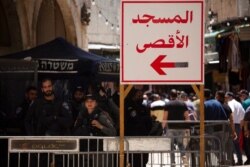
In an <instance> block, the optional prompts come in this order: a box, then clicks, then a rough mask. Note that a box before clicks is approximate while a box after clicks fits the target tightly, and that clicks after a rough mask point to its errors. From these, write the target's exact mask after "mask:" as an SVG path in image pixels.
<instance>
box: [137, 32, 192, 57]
mask: <svg viewBox="0 0 250 167" xmlns="http://www.w3.org/2000/svg"><path fill="white" fill-rule="evenodd" d="M179 33H180V31H179V30H177V31H176V35H175V39H174V35H169V39H168V42H166V41H165V40H164V39H158V40H156V41H155V42H150V43H146V44H144V45H143V47H139V45H138V44H137V45H136V51H137V52H138V53H143V52H145V51H146V50H147V49H148V48H175V47H176V48H183V47H184V46H185V47H186V48H187V47H188V35H186V36H185V35H181V36H179V35H178V34H179Z"/></svg>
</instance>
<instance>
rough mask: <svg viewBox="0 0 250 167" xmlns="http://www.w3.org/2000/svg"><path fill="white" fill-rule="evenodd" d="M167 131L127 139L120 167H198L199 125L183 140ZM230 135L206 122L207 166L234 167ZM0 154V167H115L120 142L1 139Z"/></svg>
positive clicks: (223, 126) (111, 139)
mask: <svg viewBox="0 0 250 167" xmlns="http://www.w3.org/2000/svg"><path fill="white" fill-rule="evenodd" d="M168 131H169V132H170V131H171V129H167V133H166V134H164V136H147V137H125V164H124V166H125V167H144V166H145V167H172V166H176V167H181V166H184V167H199V166H200V164H199V155H200V149H199V144H200V143H199V142H200V141H199V140H200V136H199V124H198V123H192V126H190V128H189V129H188V130H187V129H186V130H185V134H184V135H182V136H180V135H179V136H171V135H168ZM174 131H178V130H174ZM229 134H230V129H229V124H228V123H227V122H206V124H205V136H204V138H205V166H208V167H211V166H230V165H231V164H232V157H233V156H232V147H233V144H232V140H231V139H230V135H229ZM222 141H223V142H222ZM178 142H181V143H182V144H183V146H184V147H183V148H182V146H181V145H180V144H179V143H178ZM0 148H1V149H0V164H1V166H3V167H26V166H27V167H36V166H37V167H118V166H119V156H120V155H119V137H92V136H91V137H90V136H88V137H84V136H53V137H52V136H33V137H30V136H15V137H13V136H3V137H0Z"/></svg>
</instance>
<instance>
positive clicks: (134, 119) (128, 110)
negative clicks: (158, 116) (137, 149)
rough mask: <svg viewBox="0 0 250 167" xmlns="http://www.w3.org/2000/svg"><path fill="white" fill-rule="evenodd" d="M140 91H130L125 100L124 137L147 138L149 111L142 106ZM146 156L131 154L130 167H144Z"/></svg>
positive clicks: (149, 125) (150, 122) (150, 125)
mask: <svg viewBox="0 0 250 167" xmlns="http://www.w3.org/2000/svg"><path fill="white" fill-rule="evenodd" d="M142 102H143V92H142V90H138V89H132V90H131V91H130V94H129V95H128V96H127V98H126V99H125V105H124V110H125V111H124V113H125V118H124V120H125V125H124V126H125V132H124V133H125V136H148V135H149V133H150V130H151V128H152V119H151V117H150V112H149V110H148V109H147V108H146V107H145V106H144V105H143V104H142ZM132 158H133V159H132ZM147 161H148V154H133V156H132V157H130V159H129V162H131V163H133V164H131V166H140V167H145V166H146V164H147Z"/></svg>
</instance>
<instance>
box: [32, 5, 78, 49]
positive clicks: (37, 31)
mask: <svg viewBox="0 0 250 167" xmlns="http://www.w3.org/2000/svg"><path fill="white" fill-rule="evenodd" d="M69 3H70V2H69V1H66V0H36V2H35V6H34V12H33V21H32V43H33V45H34V46H36V45H37V44H40V43H44V42H47V41H49V40H50V39H54V38H55V37H58V36H63V37H64V38H66V39H67V40H68V41H69V42H71V43H72V44H75V45H77V44H78V42H77V41H78V40H77V38H78V35H77V32H76V31H80V30H81V29H79V28H77V27H76V23H75V21H74V17H76V16H75V15H74V16H73V14H72V13H74V11H75V12H77V9H74V7H73V5H72V4H69ZM70 5H72V6H70ZM49 9H50V11H49ZM73 10H74V11H73ZM65 25H67V26H65ZM48 27H50V29H49V31H45V30H46V29H47V30H48Z"/></svg>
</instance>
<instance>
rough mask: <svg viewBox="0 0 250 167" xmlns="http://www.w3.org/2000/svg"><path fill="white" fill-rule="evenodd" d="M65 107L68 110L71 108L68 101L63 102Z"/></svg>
mask: <svg viewBox="0 0 250 167" xmlns="http://www.w3.org/2000/svg"><path fill="white" fill-rule="evenodd" d="M62 106H63V108H65V109H66V110H69V104H68V103H67V102H63V103H62Z"/></svg>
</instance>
